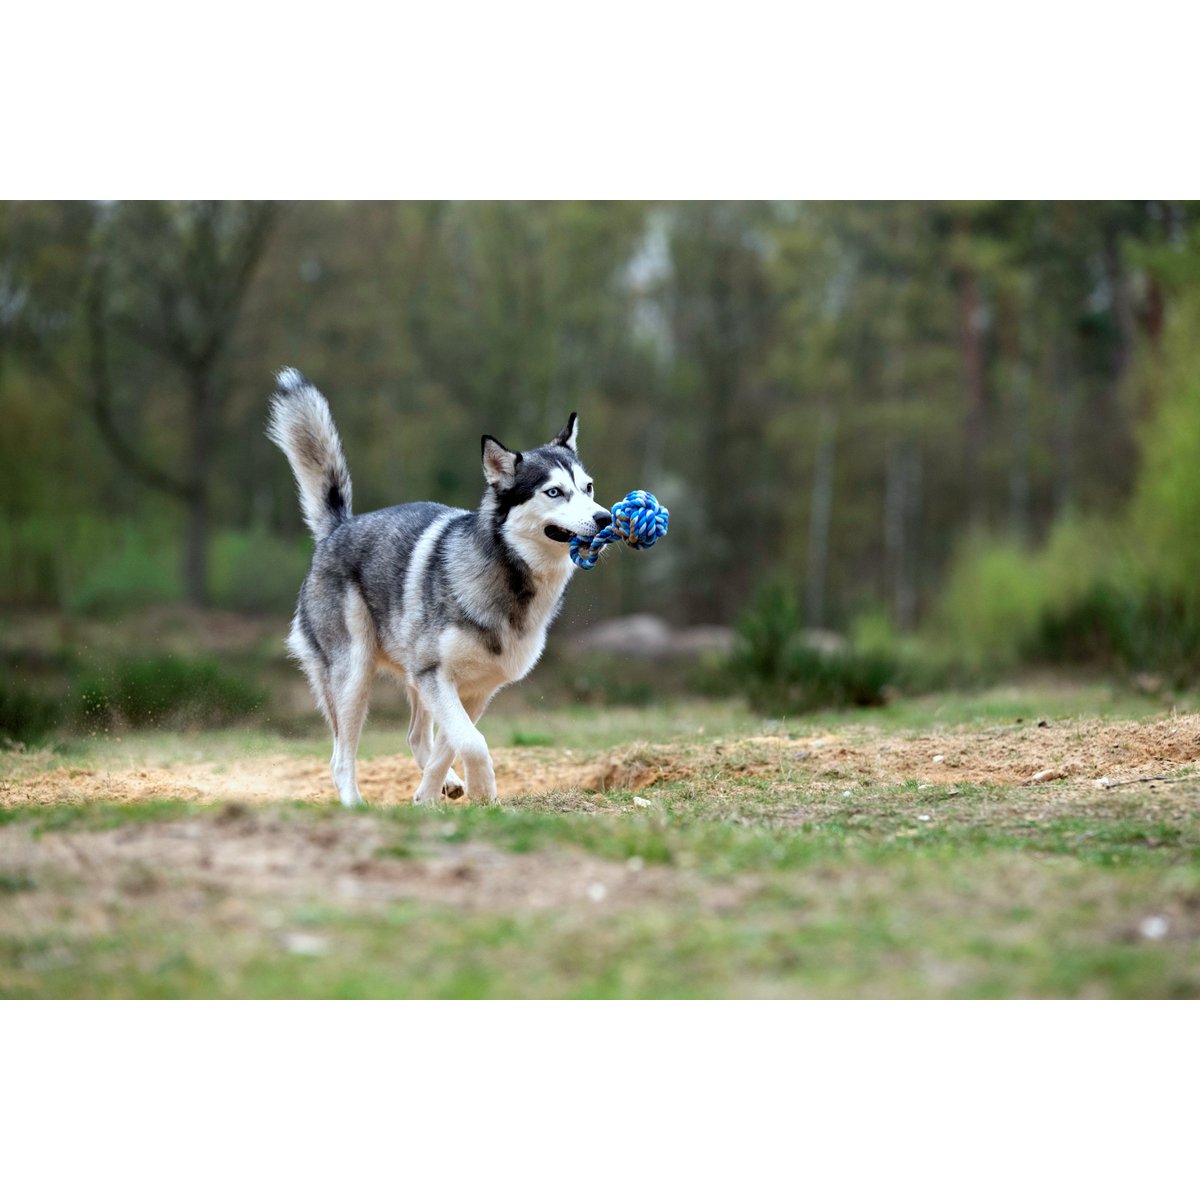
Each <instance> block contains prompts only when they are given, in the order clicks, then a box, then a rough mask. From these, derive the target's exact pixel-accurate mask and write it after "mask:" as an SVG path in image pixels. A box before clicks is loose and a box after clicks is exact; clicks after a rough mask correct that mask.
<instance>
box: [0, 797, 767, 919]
mask: <svg viewBox="0 0 1200 1200" xmlns="http://www.w3.org/2000/svg"><path fill="white" fill-rule="evenodd" d="M386 837H387V831H386V829H384V828H383V827H381V826H380V823H379V822H378V820H377V819H375V818H372V817H370V816H367V815H364V816H362V817H358V818H354V817H350V816H346V817H343V818H341V819H339V820H337V821H336V822H330V821H325V820H321V819H315V818H313V817H308V818H305V819H281V818H279V817H276V816H264V815H263V814H261V813H259V812H256V811H255V810H254V809H252V808H243V807H242V806H240V805H235V806H230V807H228V808H227V809H226V810H225V811H223V812H221V813H218V814H216V815H215V816H206V817H200V818H189V819H184V820H177V821H168V822H158V823H155V824H147V825H124V826H121V827H119V828H117V829H110V830H88V831H79V832H76V831H59V832H50V833H45V834H43V835H42V836H40V837H37V836H35V835H34V834H33V832H32V831H31V830H30V829H28V828H27V827H24V826H8V827H5V828H0V875H4V876H6V877H8V878H16V879H29V880H31V881H32V880H53V881H55V884H56V886H55V887H53V888H46V889H43V888H41V887H40V886H39V887H36V888H34V887H31V888H30V889H29V891H28V892H26V893H22V894H21V895H18V896H17V897H15V898H14V900H13V901H12V902H13V903H15V904H17V905H18V906H19V907H22V908H24V909H25V912H24V914H23V916H24V918H34V917H35V916H36V911H35V910H36V909H37V908H38V906H39V905H42V904H51V905H52V906H53V905H57V904H58V903H59V900H60V898H61V896H62V894H63V892H64V891H66V892H67V893H70V892H72V891H74V892H76V893H77V894H81V895H86V897H87V904H86V906H84V907H85V908H86V909H87V911H88V912H90V913H91V914H93V916H96V917H97V919H99V914H103V913H104V912H105V911H106V910H116V909H119V908H121V907H123V906H126V905H128V904H131V903H136V904H151V905H153V906H154V908H155V911H159V910H160V909H162V907H163V906H168V907H175V908H182V909H187V908H188V907H189V905H190V906H193V907H194V906H195V904H196V902H197V899H198V898H200V899H202V900H203V902H204V903H206V904H209V903H212V902H214V901H218V902H219V901H220V900H221V899H222V898H223V897H225V896H229V897H240V898H244V897H246V896H247V895H258V896H260V897H264V896H265V897H274V898H277V899H290V900H300V899H305V898H311V899H314V900H318V901H326V902H335V903H337V905H338V906H339V907H341V908H350V909H354V908H358V907H367V908H371V907H376V906H378V905H380V904H386V903H392V902H395V901H398V900H416V901H423V902H425V901H428V902H433V903H438V904H445V905H449V906H452V907H456V908H463V909H471V910H480V911H491V910H504V911H533V912H539V911H561V910H563V909H570V908H576V909H580V910H585V911H588V912H603V911H610V910H614V909H623V908H627V907H630V906H636V905H642V904H646V903H648V902H657V901H661V902H664V903H671V904H676V903H679V902H692V903H696V904H698V905H700V906H701V907H702V908H704V909H706V910H709V911H722V910H724V909H725V908H727V907H730V906H732V905H735V904H736V903H738V902H739V901H740V899H741V898H742V896H743V894H744V893H745V891H746V888H745V886H742V885H732V884H728V885H712V884H701V882H700V881H699V880H697V879H696V878H695V877H694V876H692V875H691V874H690V873H688V872H684V871H679V870H675V869H672V868H669V867H663V866H657V865H653V864H646V863H643V862H642V861H641V860H640V859H636V858H635V859H630V860H628V861H627V862H613V861H609V860H605V859H599V858H594V857H592V856H590V855H588V854H585V853H584V852H582V851H580V850H577V849H575V848H573V847H567V846H564V847H554V848H551V849H546V850H540V851H531V852H529V853H525V854H510V853H507V852H505V851H502V850H499V849H497V848H495V847H494V846H490V845H487V844H484V843H477V842H445V841H429V842H423V843H421V844H419V845H418V846H416V847H410V848H407V849H405V850H404V851H403V852H402V854H401V855H399V856H397V855H395V854H393V853H391V852H389V843H388V842H387V840H386ZM414 851H415V853H414ZM46 915H48V914H46ZM89 919H90V918H89Z"/></svg>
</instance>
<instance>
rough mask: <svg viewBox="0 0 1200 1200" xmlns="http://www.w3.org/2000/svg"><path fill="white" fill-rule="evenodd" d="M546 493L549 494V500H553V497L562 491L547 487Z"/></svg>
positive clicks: (559, 494)
mask: <svg viewBox="0 0 1200 1200" xmlns="http://www.w3.org/2000/svg"><path fill="white" fill-rule="evenodd" d="M546 495H547V496H549V497H550V499H551V500H553V499H555V498H556V497H557V496H561V495H562V492H560V491H559V490H558V488H547V489H546Z"/></svg>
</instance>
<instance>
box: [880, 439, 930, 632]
mask: <svg viewBox="0 0 1200 1200" xmlns="http://www.w3.org/2000/svg"><path fill="white" fill-rule="evenodd" d="M920 487H921V459H920V455H919V454H918V452H917V448H916V446H914V445H913V444H912V443H911V442H908V441H905V442H902V443H900V444H898V445H895V446H893V447H891V449H889V451H888V456H887V479H886V483H885V486H884V502H883V544H884V555H883V560H884V574H885V592H886V594H887V595H888V596H889V597H890V600H891V611H892V621H893V622H894V623H895V625H896V627H897V628H898V629H911V628H912V627H913V624H914V623H915V621H916V615H917V589H916V555H915V554H914V553H913V549H914V546H915V542H916V529H917V525H918V517H919V511H920V505H919V495H920Z"/></svg>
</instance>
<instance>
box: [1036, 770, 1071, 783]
mask: <svg viewBox="0 0 1200 1200" xmlns="http://www.w3.org/2000/svg"><path fill="white" fill-rule="evenodd" d="M1066 777H1067V772H1066V771H1064V770H1063V768H1062V767H1046V768H1045V770H1042V771H1038V772H1037V773H1036V774H1033V775H1030V777H1029V779H1028V782H1029V783H1046V782H1048V781H1049V780H1051V779H1066Z"/></svg>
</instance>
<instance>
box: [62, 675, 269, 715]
mask: <svg viewBox="0 0 1200 1200" xmlns="http://www.w3.org/2000/svg"><path fill="white" fill-rule="evenodd" d="M75 696H76V700H75V709H76V714H77V715H78V716H79V718H80V719H82V720H83V722H84V723H86V724H89V725H93V726H95V725H99V726H100V727H102V728H109V727H111V726H112V725H122V726H128V727H139V726H146V725H175V726H198V725H207V726H215V725H225V724H228V723H229V722H231V721H233V720H235V719H237V718H238V717H242V716H245V715H246V714H247V713H250V712H253V711H254V710H255V709H256V708H259V707H260V706H261V705H262V704H263V702H264V700H265V698H266V697H265V694H264V693H263V692H261V691H259V690H258V689H257V688H255V687H253V686H252V685H251V684H249V683H247V682H246V681H245V680H243V679H241V678H239V677H238V676H235V675H232V674H230V673H229V672H227V671H226V670H224V669H223V668H222V667H221V666H220V665H219V664H217V663H216V662H212V661H209V660H206V659H193V660H185V659H178V658H147V659H143V660H140V661H134V662H121V663H117V664H115V665H113V666H112V667H110V668H108V669H106V670H99V671H92V672H90V673H88V674H87V675H85V676H83V677H82V678H81V679H80V680H79V681H78V683H77V685H76V689H75Z"/></svg>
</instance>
